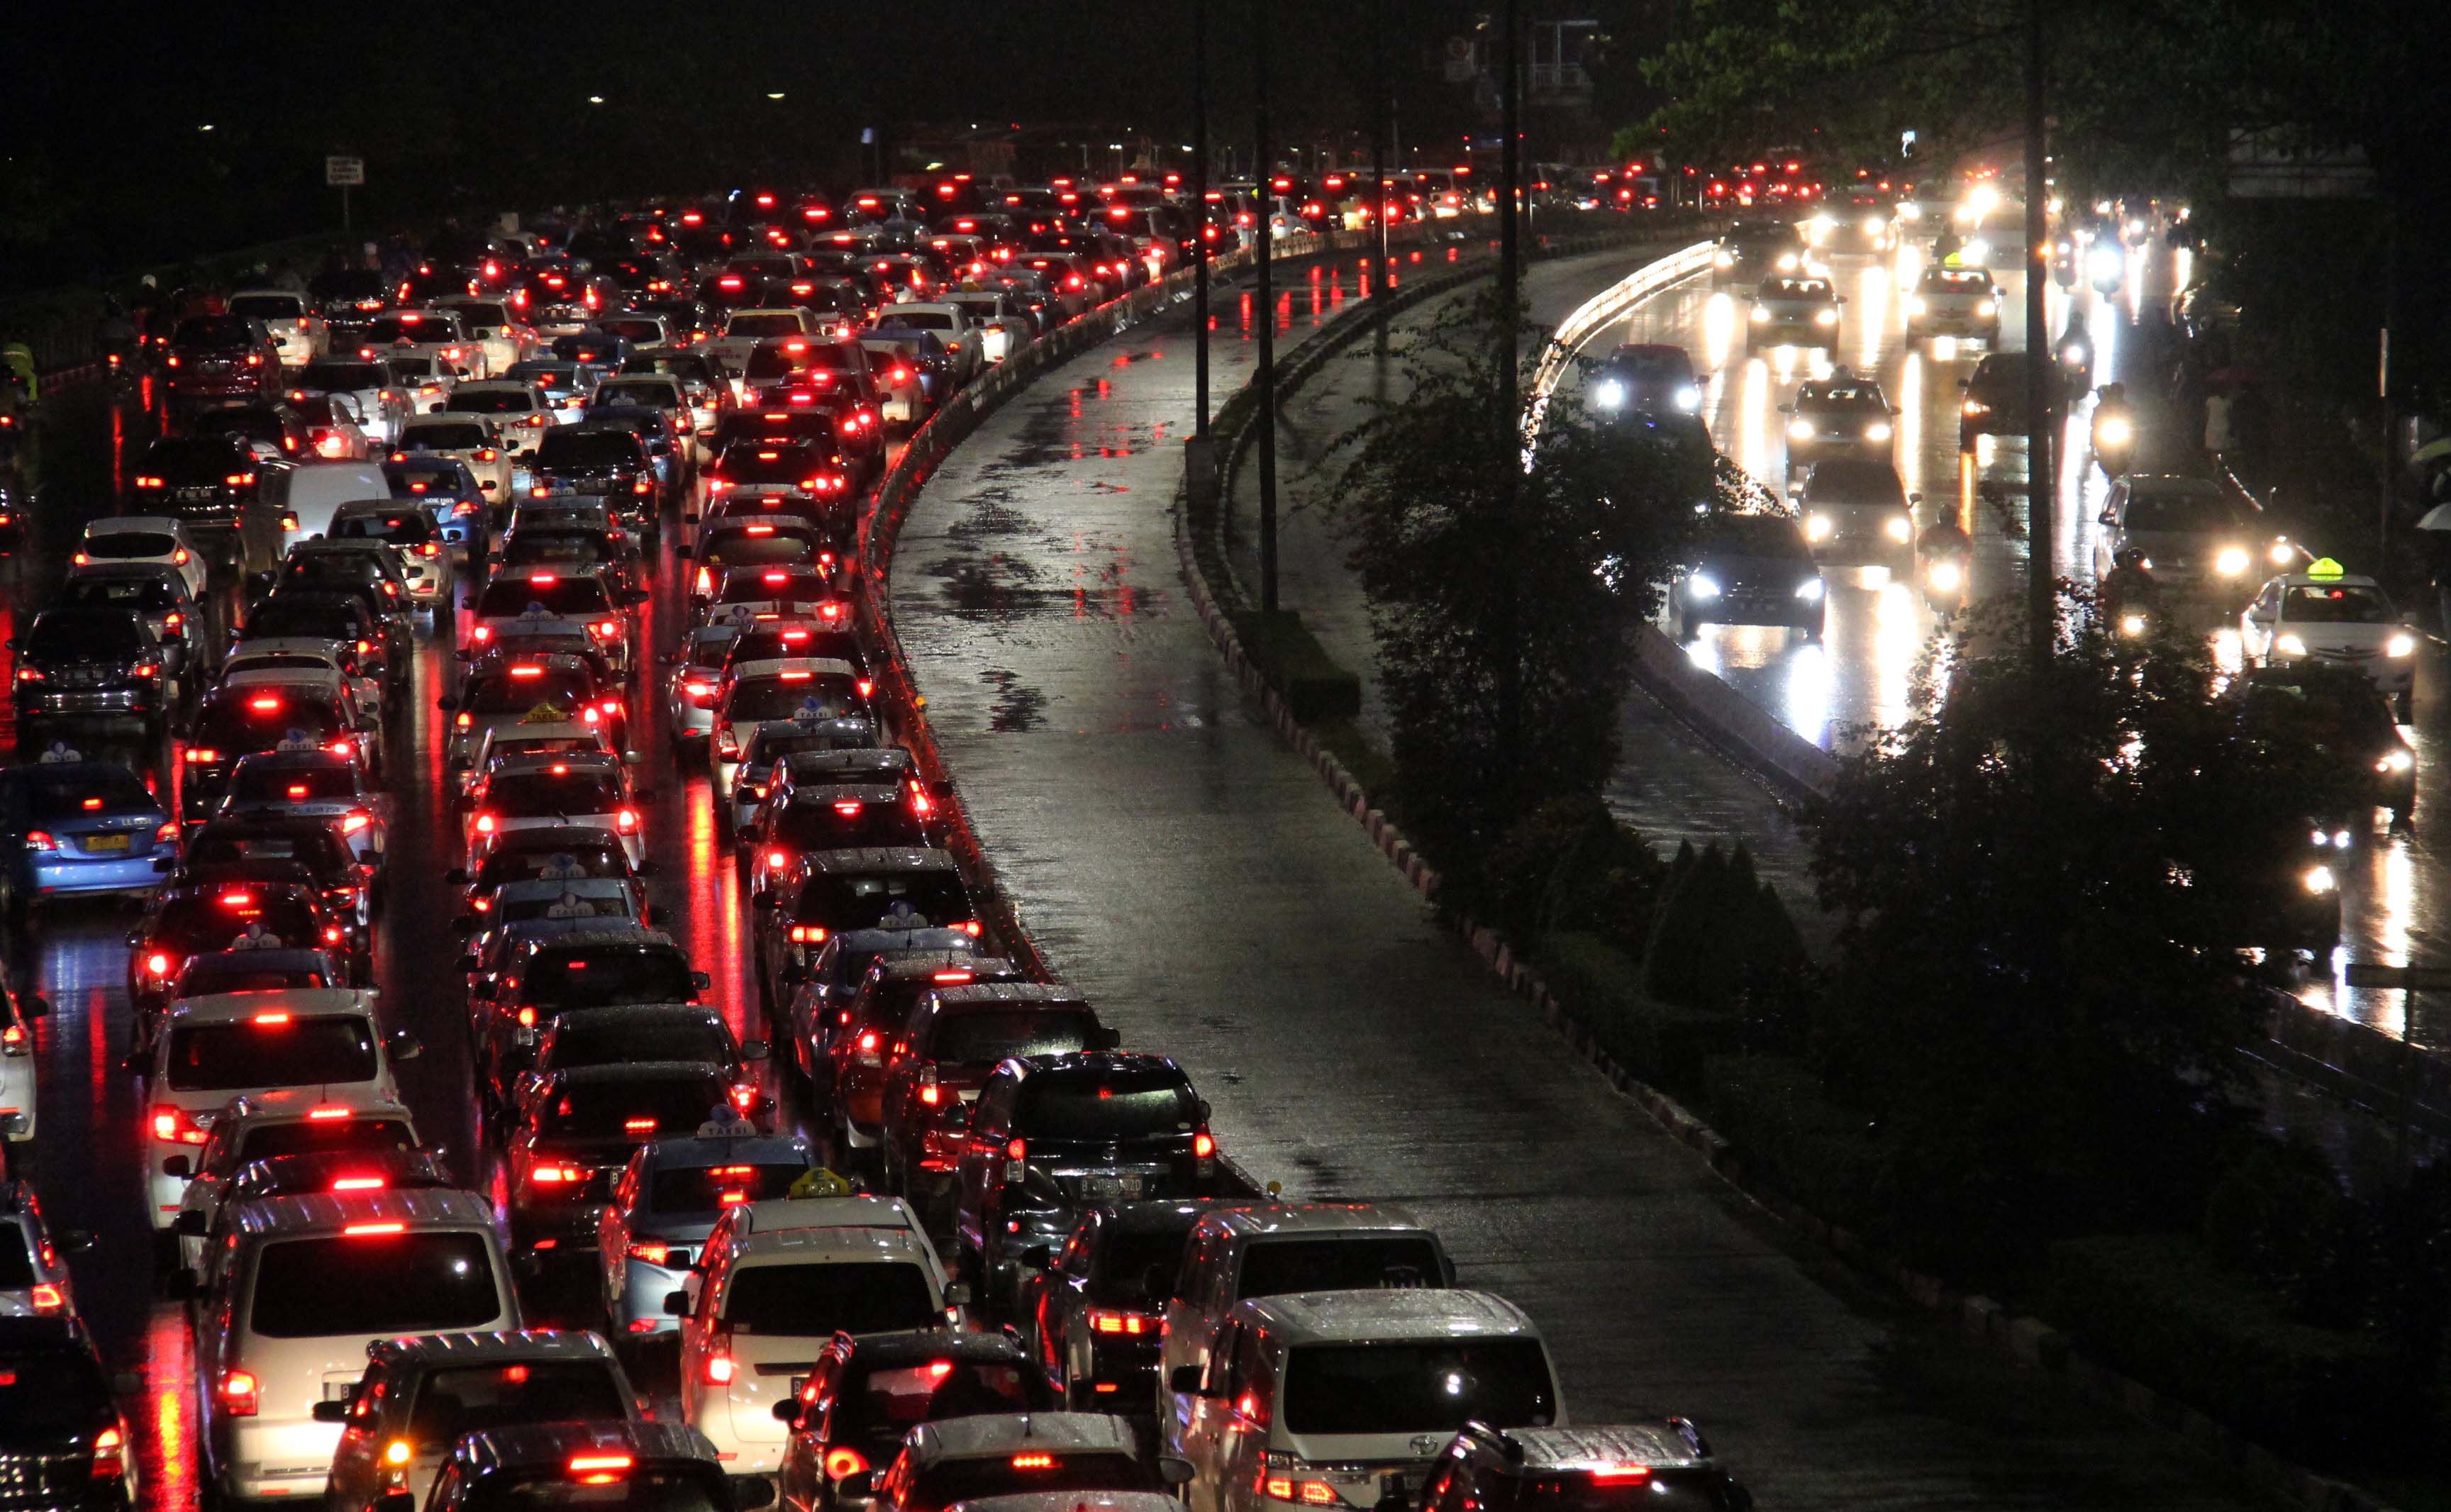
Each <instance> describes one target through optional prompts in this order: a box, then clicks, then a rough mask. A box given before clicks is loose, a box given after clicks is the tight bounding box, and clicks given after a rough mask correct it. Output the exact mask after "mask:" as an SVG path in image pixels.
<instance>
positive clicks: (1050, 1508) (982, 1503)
mask: <svg viewBox="0 0 2451 1512" xmlns="http://www.w3.org/2000/svg"><path fill="white" fill-rule="evenodd" d="M1182 1505H1183V1503H1182V1502H1178V1501H1177V1500H1175V1497H1174V1493H1173V1492H1171V1491H1022V1492H1015V1493H1013V1494H1011V1495H1008V1496H982V1497H972V1498H971V1499H969V1500H967V1501H962V1502H952V1503H951V1504H950V1505H948V1506H947V1507H946V1508H945V1512H1167V1509H1169V1508H1174V1509H1177V1512H1179V1509H1180V1508H1181V1507H1182Z"/></svg>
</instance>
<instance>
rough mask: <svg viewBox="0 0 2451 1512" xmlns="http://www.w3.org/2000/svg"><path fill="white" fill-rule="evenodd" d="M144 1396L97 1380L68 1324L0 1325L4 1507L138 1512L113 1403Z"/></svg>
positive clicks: (130, 1461) (92, 1362)
mask: <svg viewBox="0 0 2451 1512" xmlns="http://www.w3.org/2000/svg"><path fill="white" fill-rule="evenodd" d="M0 1210H5V1209H0ZM0 1227H5V1225H0ZM0 1243H6V1241H5V1240H0ZM143 1392H144V1385H143V1383H141V1382H139V1381H138V1380H137V1379H136V1377H134V1376H133V1375H120V1376H109V1375H106V1374H104V1373H103V1368H102V1357H101V1356H100V1355H99V1354H97V1353H96V1352H95V1350H94V1346H93V1340H92V1339H91V1338H90V1337H89V1336H88V1334H87V1333H86V1331H85V1326H84V1325H82V1324H80V1323H78V1322H77V1321H76V1319H74V1318H73V1317H70V1316H68V1315H65V1314H63V1315H61V1316H58V1317H49V1316H45V1317H37V1318H0V1476H5V1477H6V1481H5V1483H6V1484H7V1486H8V1495H9V1501H10V1505H12V1506H14V1505H25V1506H45V1507H74V1508H78V1509H80V1512H120V1509H125V1512H134V1508H135V1506H136V1504H137V1484H136V1456H135V1455H134V1454H132V1453H130V1452H129V1450H130V1447H131V1445H130V1444H129V1443H128V1424H127V1418H125V1417H123V1416H122V1415H121V1414H120V1410H119V1406H118V1403H117V1401H116V1400H115V1399H116V1398H118V1397H126V1398H127V1399H129V1400H134V1399H135V1398H137V1397H139V1396H141V1395H143ZM175 1473H176V1472H175V1471H174V1472H173V1474H175ZM20 1498H23V1499H24V1500H23V1501H20V1500H19V1499H20Z"/></svg>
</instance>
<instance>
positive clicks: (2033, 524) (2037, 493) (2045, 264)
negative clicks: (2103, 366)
mask: <svg viewBox="0 0 2451 1512" xmlns="http://www.w3.org/2000/svg"><path fill="white" fill-rule="evenodd" d="M2047 146H2048V143H2047V136H2046V121H2045V117H2044V113H2043V0H2026V483H2027V492H2028V503H2027V506H2026V595H2027V615H2028V619H2029V621H2030V622H2029V625H2028V626H2027V630H2028V634H2029V636H2030V637H2031V640H2030V644H2029V650H2030V651H2031V653H2032V655H2033V658H2034V666H2035V667H2036V669H2038V670H2039V669H2040V668H2042V667H2045V666H2048V665H2049V662H2050V659H2051V652H2052V649H2053V646H2054V644H2055V643H2056V641H2057V639H2058V635H2057V631H2058V624H2059V594H2058V583H2057V580H2056V579H2054V577H2053V575H2052V572H2051V557H2052V548H2053V546H2054V544H2055V543H2056V537H2057V530H2056V529H2055V527H2054V526H2053V524H2052V515H2053V512H2054V511H2053V508H2052V506H2053V504H2054V503H2055V502H2056V501H2055V500H2054V498H2053V495H2052V489H2053V487H2054V482H2053V479H2052V467H2051V446H2052V443H2053V442H2055V441H2056V440H2057V439H2058V436H2057V432H2058V427H2057V426H2056V425H2055V424H2053V423H2052V414H2053V409H2052V405H2051V402H2050V401H2051V388H2052V385H2053V384H2054V383H2055V382H2056V380H2057V375H2056V374H2055V373H2054V372H2053V371H2052V368H2051V338H2050V330H2049V322H2050V316H2049V311H2048V310H2046V309H2045V308H2044V304H2043V293H2044V288H2045V286H2046V285H2048V283H2049V279H2050V265H2049V257H2050V247H2049V240H2050V237H2049V221H2048V219H2047V216H2048V213H2049V203H2050V188H2049V185H2048V183H2047V182H2046V179H2047V177H2048V174H2049V151H2048V150H2047Z"/></svg>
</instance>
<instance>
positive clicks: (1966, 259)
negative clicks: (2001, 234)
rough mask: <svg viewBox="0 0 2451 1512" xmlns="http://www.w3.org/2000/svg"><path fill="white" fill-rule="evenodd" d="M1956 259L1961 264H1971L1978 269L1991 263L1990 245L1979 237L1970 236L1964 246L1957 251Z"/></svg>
mask: <svg viewBox="0 0 2451 1512" xmlns="http://www.w3.org/2000/svg"><path fill="white" fill-rule="evenodd" d="M1957 258H1958V261H1959V262H1961V263H1971V264H1973V265H1976V266H1977V267H1980V266H1981V265H1984V264H1986V263H1989V262H1990V261H1991V244H1990V243H1989V242H1987V241H1985V240H1984V239H1983V238H1981V237H1979V236H1970V237H1968V238H1967V239H1966V245H1963V246H1961V247H1959V248H1958V249H1957Z"/></svg>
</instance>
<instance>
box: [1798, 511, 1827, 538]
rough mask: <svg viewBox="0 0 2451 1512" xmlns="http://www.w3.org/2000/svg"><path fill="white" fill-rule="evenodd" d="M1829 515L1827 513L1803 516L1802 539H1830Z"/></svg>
mask: <svg viewBox="0 0 2451 1512" xmlns="http://www.w3.org/2000/svg"><path fill="white" fill-rule="evenodd" d="M1830 528H1831V527H1830V517H1829V516H1828V515H1808V516H1806V517H1805V520H1804V539H1805V540H1829V539H1830Z"/></svg>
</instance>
